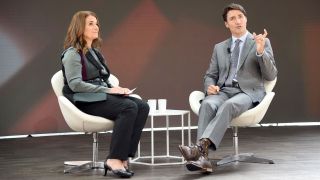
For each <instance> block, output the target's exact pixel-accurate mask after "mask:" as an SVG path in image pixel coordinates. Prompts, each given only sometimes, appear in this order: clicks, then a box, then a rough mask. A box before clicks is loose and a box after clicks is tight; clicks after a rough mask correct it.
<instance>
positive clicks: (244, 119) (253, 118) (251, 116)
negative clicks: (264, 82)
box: [230, 92, 275, 127]
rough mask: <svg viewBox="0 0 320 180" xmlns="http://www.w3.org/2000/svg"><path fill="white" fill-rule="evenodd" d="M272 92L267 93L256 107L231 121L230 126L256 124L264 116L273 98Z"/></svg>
mask: <svg viewBox="0 0 320 180" xmlns="http://www.w3.org/2000/svg"><path fill="white" fill-rule="evenodd" d="M274 95H275V93H274V92H268V93H267V94H266V96H265V97H264V98H263V100H262V101H261V102H260V104H258V105H257V106H256V107H254V108H252V109H249V110H248V111H245V112H244V113H242V114H241V115H240V116H238V117H236V118H234V119H233V120H232V121H231V125H230V126H241V127H244V126H253V125H256V124H258V123H259V122H260V121H261V120H262V118H263V117H264V115H265V114H266V112H267V110H268V108H269V105H270V103H271V101H272V99H273V97H274Z"/></svg>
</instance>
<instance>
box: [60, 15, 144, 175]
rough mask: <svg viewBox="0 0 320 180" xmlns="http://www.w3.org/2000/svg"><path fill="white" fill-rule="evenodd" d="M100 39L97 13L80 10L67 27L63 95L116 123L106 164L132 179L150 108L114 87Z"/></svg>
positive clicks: (80, 107) (90, 112) (63, 56)
mask: <svg viewBox="0 0 320 180" xmlns="http://www.w3.org/2000/svg"><path fill="white" fill-rule="evenodd" d="M100 45H101V38H100V34H99V21H98V18H97V16H96V14H95V13H93V12H90V11H79V12H77V13H75V14H74V16H73V18H72V20H71V23H70V25H69V28H68V32H67V35H66V38H65V42H64V50H65V51H64V52H63V54H62V58H61V59H62V71H63V75H64V80H65V86H64V88H63V94H64V95H65V96H66V97H67V98H68V99H69V100H71V101H72V102H73V103H74V104H75V105H76V106H77V107H78V108H79V109H80V110H82V111H84V112H86V113H88V114H91V115H96V116H102V117H104V118H108V119H111V120H114V128H113V133H112V139H111V144H110V153H109V155H108V156H107V159H106V161H105V163H104V166H105V175H106V174H107V171H108V170H111V171H112V172H113V173H114V174H116V175H117V176H119V177H131V176H132V175H133V172H132V171H130V170H129V169H128V158H129V157H134V155H135V152H136V150H137V147H138V143H139V139H140V136H141V132H142V129H143V127H144V125H145V122H146V119H147V117H148V113H149V106H148V105H147V103H145V102H143V101H141V100H140V99H137V98H134V97H129V96H128V95H129V93H130V90H129V89H128V88H122V87H113V86H112V85H111V84H110V83H109V81H108V78H109V76H110V71H109V69H108V67H107V65H106V64H105V62H104V58H103V56H102V55H101V53H100V51H99V48H100Z"/></svg>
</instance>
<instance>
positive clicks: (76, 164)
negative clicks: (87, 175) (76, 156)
mask: <svg viewBox="0 0 320 180" xmlns="http://www.w3.org/2000/svg"><path fill="white" fill-rule="evenodd" d="M64 165H65V168H64V171H63V172H64V173H71V172H75V171H84V170H88V169H104V162H95V163H93V162H92V161H65V162H64Z"/></svg>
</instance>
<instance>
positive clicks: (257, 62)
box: [204, 33, 277, 103]
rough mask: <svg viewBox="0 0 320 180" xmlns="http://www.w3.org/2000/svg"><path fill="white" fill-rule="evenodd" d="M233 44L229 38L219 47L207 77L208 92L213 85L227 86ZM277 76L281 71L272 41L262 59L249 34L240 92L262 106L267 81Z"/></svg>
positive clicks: (240, 68) (241, 63) (242, 59)
mask: <svg viewBox="0 0 320 180" xmlns="http://www.w3.org/2000/svg"><path fill="white" fill-rule="evenodd" d="M231 43H232V38H229V39H227V40H225V41H223V42H221V43H218V44H216V45H215V47H214V50H213V54H212V58H211V62H210V66H209V69H208V70H207V72H206V74H205V76H204V89H205V92H206V90H207V89H208V86H209V85H217V86H219V87H220V88H221V87H222V86H223V85H224V83H225V81H226V79H227V77H228V73H229V68H230V59H231V53H230V47H231ZM276 76H277V68H276V64H275V60H274V57H273V51H272V47H271V44H270V40H269V39H266V43H265V50H264V53H263V55H262V56H261V57H259V56H257V54H256V43H255V41H254V40H253V35H252V34H251V33H249V34H248V36H247V39H246V41H245V42H244V44H243V48H242V52H241V57H240V60H239V65H238V72H237V80H238V83H239V86H240V89H241V90H242V91H243V92H244V93H246V94H248V95H249V96H250V97H251V99H252V101H253V103H259V102H261V100H262V99H263V97H264V96H265V88H264V85H263V82H264V80H273V79H274V78H275V77H276Z"/></svg>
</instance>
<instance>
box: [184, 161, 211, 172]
mask: <svg viewBox="0 0 320 180" xmlns="http://www.w3.org/2000/svg"><path fill="white" fill-rule="evenodd" d="M186 167H187V169H188V170H189V171H202V172H203V173H211V172H213V169H212V168H202V167H200V166H198V165H197V164H193V163H188V164H186Z"/></svg>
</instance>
